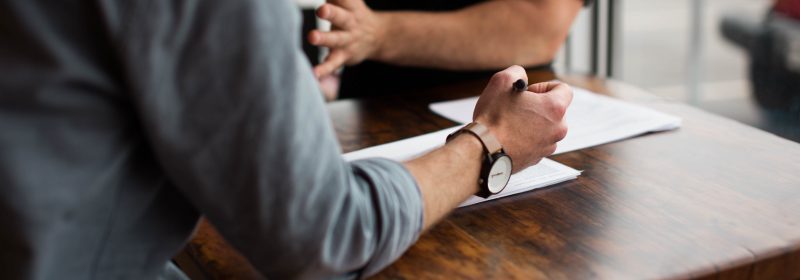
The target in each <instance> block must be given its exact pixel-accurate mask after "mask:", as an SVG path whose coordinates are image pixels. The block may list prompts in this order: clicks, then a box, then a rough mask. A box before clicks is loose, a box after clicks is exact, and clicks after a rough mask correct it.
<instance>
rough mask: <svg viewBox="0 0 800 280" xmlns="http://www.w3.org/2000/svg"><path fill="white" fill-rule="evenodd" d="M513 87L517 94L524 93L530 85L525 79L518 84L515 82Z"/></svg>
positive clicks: (518, 81)
mask: <svg viewBox="0 0 800 280" xmlns="http://www.w3.org/2000/svg"><path fill="white" fill-rule="evenodd" d="M511 87H512V88H513V89H514V91H516V92H522V91H525V90H526V89H528V83H526V82H525V80H523V79H519V80H517V81H516V82H514V84H513V85H512V86H511Z"/></svg>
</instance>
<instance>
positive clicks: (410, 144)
mask: <svg viewBox="0 0 800 280" xmlns="http://www.w3.org/2000/svg"><path fill="white" fill-rule="evenodd" d="M460 127H461V126H457V127H451V128H448V129H444V130H440V131H437V132H433V133H428V134H423V135H421V136H417V137H412V138H408V139H404V140H400V141H396V142H391V143H388V144H383V145H378V146H374V147H370V148H366V149H363V150H358V151H355V152H352V153H347V154H345V155H344V158H345V159H346V160H357V159H363V158H370V157H383V158H388V159H392V160H396V161H405V160H409V159H412V158H415V157H418V156H420V155H423V154H425V153H426V152H428V151H430V150H433V149H435V148H438V147H440V146H442V145H444V140H445V138H447V134H450V133H451V132H453V131H455V130H457V129H458V128H460ZM578 175H580V172H579V171H578V170H575V169H572V168H570V167H568V166H566V165H563V164H560V163H558V162H555V161H553V160H550V159H546V158H545V159H542V161H540V162H539V164H537V165H534V166H531V167H528V168H526V169H525V170H522V171H520V172H517V173H516V174H514V175H511V179H510V180H509V182H508V185H507V186H506V188H505V189H503V191H502V192H500V193H499V194H496V195H493V196H491V197H489V198H482V197H478V196H472V197H470V198H469V199H467V201H464V203H462V204H461V206H459V207H463V206H467V205H472V204H475V203H481V202H484V201H489V200H492V199H497V198H501V197H505V196H509V195H514V194H518V193H521V192H526V191H529V190H532V189H537V188H541V187H546V186H550V185H553V184H557V183H561V182H564V181H567V180H572V179H575V178H577V177H578Z"/></svg>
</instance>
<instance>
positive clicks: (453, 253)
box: [177, 72, 800, 279]
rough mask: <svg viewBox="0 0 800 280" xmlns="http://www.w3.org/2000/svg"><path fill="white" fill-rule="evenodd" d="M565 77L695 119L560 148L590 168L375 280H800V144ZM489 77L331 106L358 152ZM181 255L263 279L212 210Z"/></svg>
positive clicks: (205, 274) (474, 212) (437, 232)
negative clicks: (224, 234) (212, 218)
mask: <svg viewBox="0 0 800 280" xmlns="http://www.w3.org/2000/svg"><path fill="white" fill-rule="evenodd" d="M529 76H530V80H531V81H544V80H549V79H552V78H554V76H553V75H552V73H548V72H530V73H529ZM564 80H565V81H568V82H570V84H573V85H577V86H581V87H585V88H588V89H590V90H593V91H597V92H601V93H603V94H608V95H611V96H615V97H618V98H621V99H624V100H627V101H631V102H634V103H639V104H643V105H645V106H649V107H652V108H655V109H657V110H660V111H662V112H666V113H670V114H673V115H677V116H679V117H681V118H683V126H682V127H681V128H680V129H678V130H675V131H670V132H662V133H653V134H648V135H644V136H640V137H636V138H633V139H628V140H624V141H619V142H615V143H610V144H606V145H601V146H597V147H593V148H589V149H584V150H580V151H575V152H570V153H566V154H562V155H558V156H553V157H551V158H552V159H554V160H556V161H558V162H561V163H564V164H566V165H568V166H570V167H573V168H575V169H578V170H583V173H582V174H581V176H579V177H578V179H577V180H573V181H569V182H565V183H561V184H557V185H554V186H551V187H548V188H544V189H539V190H534V191H531V192H527V193H523V194H519V195H515V196H511V197H506V198H502V199H498V200H495V201H490V202H486V203H482V204H478V205H474V206H470V207H467V208H462V209H458V210H456V211H455V212H453V213H452V214H451V215H450V216H449V217H448V218H446V219H444V220H443V222H442V223H440V224H439V225H437V226H435V227H434V228H433V229H431V230H430V231H429V232H427V233H425V234H424V235H423V236H421V237H420V239H419V241H418V242H417V244H416V245H414V246H413V247H411V248H410V249H409V250H408V251H407V252H406V253H405V254H404V255H403V256H402V257H401V258H400V259H399V260H398V261H397V262H395V263H394V264H393V265H391V266H390V267H388V268H386V269H385V270H384V271H382V272H381V273H380V274H378V275H376V276H374V278H375V279H430V278H447V279H486V278H494V279H537V278H550V279H652V278H659V279H664V278H668V279H673V278H697V279H797V278H800V145H798V144H796V143H794V142H790V141H787V140H784V139H781V138H778V137H776V136H774V135H771V134H768V133H766V132H763V131H760V130H757V129H754V128H751V127H747V126H745V125H742V124H740V123H737V122H734V121H731V120H728V119H724V118H721V117H717V116H714V115H711V114H708V113H705V112H702V111H699V110H697V109H694V108H691V107H689V106H686V105H682V104H678V103H673V102H669V101H665V100H662V99H660V98H658V97H655V96H653V95H650V94H648V93H646V92H643V91H641V90H639V89H636V88H634V87H632V86H629V85H625V84H622V83H617V82H611V81H603V80H599V79H593V78H588V77H577V76H576V77H566V78H564ZM485 82H486V81H485V80H475V81H470V82H463V83H459V84H454V85H448V86H445V87H439V88H434V89H425V90H419V91H416V92H414V93H398V94H397V95H395V96H391V97H385V98H371V99H361V100H344V101H337V102H333V103H329V104H328V110H329V112H330V115H331V119H332V121H333V124H334V127H335V130H336V133H337V136H338V139H339V141H340V143H341V146H342V149H343V151H344V152H349V151H354V150H358V149H361V148H365V147H368V146H373V145H377V144H382V143H386V142H391V141H395V140H399V139H403V138H407V137H411V136H416V135H419V134H423V133H427V132H432V131H436V130H439V129H442V128H446V127H451V126H453V125H456V124H455V123H453V122H451V121H448V120H445V119H443V118H441V117H439V116H437V115H435V114H434V113H432V112H431V111H430V110H429V109H428V104H429V103H431V102H435V101H441V100H448V99H455V98H460V97H467V96H475V95H478V94H480V92H481V90H482V89H483V85H484V84H485ZM177 259H178V260H182V261H179V262H178V263H179V264H183V265H181V266H182V267H185V270H186V271H188V272H190V273H189V274H191V275H190V276H191V277H193V278H195V279H252V278H259V277H260V276H259V274H258V272H257V271H256V270H254V269H253V267H252V266H250V265H249V264H248V263H247V261H246V260H245V259H244V258H242V257H241V256H239V255H238V253H236V251H235V250H234V249H233V248H231V247H230V246H229V245H227V244H226V243H225V241H224V240H223V239H222V238H221V237H220V236H219V234H217V233H216V232H215V231H214V229H213V227H212V226H211V225H210V224H209V223H207V222H205V221H203V222H201V226H200V227H199V229H198V231H197V233H196V235H195V237H194V238H193V239H192V240H191V242H190V243H189V244H188V245H187V247H186V249H185V250H184V252H183V253H182V254H181V256H180V257H179V258H177ZM187 266H196V267H194V268H191V267H189V268H186V267H187Z"/></svg>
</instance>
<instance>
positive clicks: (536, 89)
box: [528, 81, 561, 93]
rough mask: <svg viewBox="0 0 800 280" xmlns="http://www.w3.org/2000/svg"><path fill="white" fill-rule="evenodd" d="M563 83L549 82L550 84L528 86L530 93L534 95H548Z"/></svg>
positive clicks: (542, 83)
mask: <svg viewBox="0 0 800 280" xmlns="http://www.w3.org/2000/svg"><path fill="white" fill-rule="evenodd" d="M560 84H561V82H558V81H549V82H541V83H535V84H532V85H529V86H528V91H530V92H533V93H546V92H548V91H551V90H553V88H555V87H556V86H558V85H560Z"/></svg>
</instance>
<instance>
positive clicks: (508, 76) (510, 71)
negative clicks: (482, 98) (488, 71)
mask: <svg viewBox="0 0 800 280" xmlns="http://www.w3.org/2000/svg"><path fill="white" fill-rule="evenodd" d="M519 79H522V80H524V81H525V84H527V83H528V74H527V73H526V72H525V68H522V67H521V66H519V65H513V66H511V67H508V68H506V69H505V70H503V71H500V72H497V73H495V74H494V75H493V76H492V78H491V80H489V85H488V87H491V88H493V89H496V90H499V89H503V88H507V89H508V90H511V89H512V87H513V84H514V82H516V81H517V80H519Z"/></svg>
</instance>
